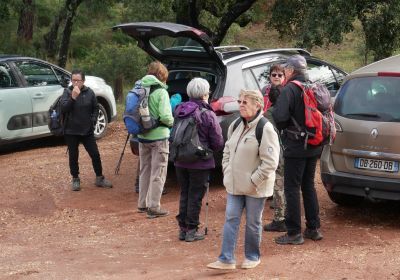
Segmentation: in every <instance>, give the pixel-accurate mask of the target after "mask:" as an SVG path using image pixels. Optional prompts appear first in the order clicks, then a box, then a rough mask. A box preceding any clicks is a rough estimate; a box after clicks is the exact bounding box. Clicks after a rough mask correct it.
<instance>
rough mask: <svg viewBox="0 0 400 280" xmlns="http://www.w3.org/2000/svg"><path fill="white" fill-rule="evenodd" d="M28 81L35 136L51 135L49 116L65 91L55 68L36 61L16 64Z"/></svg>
mask: <svg viewBox="0 0 400 280" xmlns="http://www.w3.org/2000/svg"><path fill="white" fill-rule="evenodd" d="M15 66H16V67H17V69H18V70H19V71H20V73H21V75H22V76H23V77H24V79H25V81H26V90H27V91H28V92H29V95H30V98H31V102H32V128H33V133H34V134H37V135H38V134H45V133H49V130H48V127H47V120H48V117H47V114H48V110H49V108H50V106H51V105H52V104H53V103H54V101H55V100H56V99H57V97H58V96H60V95H61V94H62V92H63V90H64V88H63V87H62V86H61V83H60V80H59V79H58V77H57V75H56V73H55V72H54V70H53V67H52V66H51V65H49V64H46V63H43V62H41V61H35V60H20V61H16V62H15Z"/></svg>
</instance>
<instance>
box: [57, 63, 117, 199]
mask: <svg viewBox="0 0 400 280" xmlns="http://www.w3.org/2000/svg"><path fill="white" fill-rule="evenodd" d="M71 80H72V85H71V86H70V87H69V88H66V89H65V90H64V93H63V96H62V97H61V110H62V112H63V113H65V114H66V116H67V117H66V121H65V123H64V137H65V142H66V143H67V146H68V155H69V168H70V173H71V175H72V190H73V191H79V190H80V189H81V187H80V179H79V165H78V158H79V143H82V144H83V146H84V147H85V149H86V151H87V152H88V154H89V156H90V158H91V159H92V165H93V169H94V172H95V173H96V181H95V185H96V186H98V187H103V188H111V187H112V184H111V182H109V181H108V180H106V179H105V178H104V176H103V168H102V165H101V159H100V153H99V149H98V148H97V144H96V139H95V138H94V124H95V123H96V121H97V117H98V114H99V105H98V103H97V99H96V96H95V94H94V92H93V90H91V89H90V88H88V87H86V86H85V85H84V83H85V74H84V73H83V72H82V71H81V70H74V71H72V75H71Z"/></svg>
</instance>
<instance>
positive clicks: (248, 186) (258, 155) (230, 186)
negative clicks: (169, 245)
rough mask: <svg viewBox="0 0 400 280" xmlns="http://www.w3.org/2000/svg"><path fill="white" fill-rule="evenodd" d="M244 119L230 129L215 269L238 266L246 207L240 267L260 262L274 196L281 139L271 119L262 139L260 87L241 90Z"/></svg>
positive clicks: (242, 116) (248, 266) (239, 101)
mask: <svg viewBox="0 0 400 280" xmlns="http://www.w3.org/2000/svg"><path fill="white" fill-rule="evenodd" d="M238 103H239V106H240V116H241V119H242V121H241V122H240V123H239V125H238V126H237V127H236V128H234V124H235V122H236V121H234V122H232V124H231V125H230V127H229V129H228V140H227V141H226V143H225V148H224V155H223V159H222V168H223V172H224V185H225V188H226V191H227V193H228V195H227V202H226V213H225V224H224V229H223V240H222V249H221V254H220V255H219V257H218V260H217V261H216V262H213V263H210V264H208V265H207V267H209V268H214V269H235V268H236V259H235V252H234V251H235V247H236V242H237V237H238V231H239V226H240V219H241V216H242V212H243V210H244V209H246V229H245V241H244V250H245V252H244V253H245V259H244V261H243V263H242V264H241V268H245V269H248V268H254V267H256V266H257V265H258V264H259V263H260V243H261V233H262V221H261V220H262V212H263V209H264V204H265V200H266V198H267V197H268V196H272V193H273V187H274V181H275V170H276V168H277V166H278V162H279V151H280V149H279V140H278V135H277V134H276V132H275V130H274V128H273V126H272V124H271V123H269V122H267V123H266V124H265V125H264V127H263V133H262V138H261V141H260V143H259V141H258V139H257V137H256V127H257V123H258V122H259V121H260V119H261V118H263V114H262V113H263V111H262V109H263V106H264V102H263V96H262V94H261V92H260V91H258V90H255V91H254V90H241V91H240V95H239V100H238Z"/></svg>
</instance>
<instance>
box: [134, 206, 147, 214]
mask: <svg viewBox="0 0 400 280" xmlns="http://www.w3.org/2000/svg"><path fill="white" fill-rule="evenodd" d="M147 209H148V208H147V207H138V209H137V211H138V213H146V212H147Z"/></svg>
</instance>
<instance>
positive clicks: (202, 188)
mask: <svg viewBox="0 0 400 280" xmlns="http://www.w3.org/2000/svg"><path fill="white" fill-rule="evenodd" d="M175 170H176V177H177V179H178V183H179V185H180V187H181V197H180V201H179V214H178V215H177V216H176V219H177V220H178V223H179V226H180V227H181V228H187V229H197V227H198V226H199V224H200V221H199V215H200V210H201V202H202V200H203V197H204V194H205V192H206V190H207V185H206V184H207V182H208V177H209V175H210V170H208V169H187V168H180V167H175Z"/></svg>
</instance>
